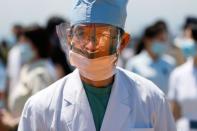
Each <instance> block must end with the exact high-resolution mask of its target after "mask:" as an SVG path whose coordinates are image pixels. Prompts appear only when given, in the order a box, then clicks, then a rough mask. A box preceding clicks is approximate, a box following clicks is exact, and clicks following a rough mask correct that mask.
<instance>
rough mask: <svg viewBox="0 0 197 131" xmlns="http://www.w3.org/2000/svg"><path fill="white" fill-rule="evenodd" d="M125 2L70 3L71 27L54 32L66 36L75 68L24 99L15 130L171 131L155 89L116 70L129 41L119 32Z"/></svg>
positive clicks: (168, 115) (161, 97)
mask: <svg viewBox="0 0 197 131" xmlns="http://www.w3.org/2000/svg"><path fill="white" fill-rule="evenodd" d="M127 2H128V1H127V0H93V1H92V0H75V1H74V4H73V5H74V7H73V8H72V9H73V10H72V11H71V12H72V17H71V27H70V28H69V29H66V28H63V27H64V26H58V31H57V32H58V34H59V37H60V39H62V40H61V41H64V40H63V39H66V37H67V47H68V49H67V51H68V53H69V60H70V63H71V65H73V66H75V67H76V68H77V69H76V70H75V71H74V72H72V73H71V74H69V75H67V76H65V77H64V78H62V79H61V80H59V81H57V82H56V83H54V84H52V85H51V86H49V87H48V88H46V89H44V90H43V91H41V92H39V93H37V94H36V95H34V96H32V97H31V98H30V99H29V100H28V101H27V103H26V104H25V107H24V109H23V114H22V117H21V120H20V124H19V128H18V130H19V131H27V130H28V131H49V130H53V131H130V130H137V131H175V130H176V129H175V125H174V121H173V118H172V115H171V113H170V111H169V108H168V104H167V102H166V100H165V98H164V94H163V93H162V92H161V91H160V90H159V88H158V87H157V86H155V85H154V84H153V83H152V82H150V81H149V80H146V79H144V78H142V77H140V76H138V75H137V74H134V73H132V72H129V71H126V70H124V69H122V68H119V67H117V68H116V62H117V59H118V55H119V54H120V52H121V51H122V50H123V49H124V48H125V46H126V45H127V44H128V42H129V39H130V35H129V34H128V33H126V32H124V25H125V20H126V5H127ZM64 44H66V43H64ZM40 98H42V99H40Z"/></svg>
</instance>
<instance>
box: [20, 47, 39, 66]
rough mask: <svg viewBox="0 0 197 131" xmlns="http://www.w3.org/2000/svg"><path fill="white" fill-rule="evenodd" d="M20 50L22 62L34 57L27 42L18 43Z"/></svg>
mask: <svg viewBox="0 0 197 131" xmlns="http://www.w3.org/2000/svg"><path fill="white" fill-rule="evenodd" d="M19 48H20V52H21V59H22V63H24V64H25V63H28V62H31V61H32V60H33V59H34V58H35V55H36V54H35V52H34V50H33V49H32V47H31V46H30V45H29V44H27V43H20V46H19Z"/></svg>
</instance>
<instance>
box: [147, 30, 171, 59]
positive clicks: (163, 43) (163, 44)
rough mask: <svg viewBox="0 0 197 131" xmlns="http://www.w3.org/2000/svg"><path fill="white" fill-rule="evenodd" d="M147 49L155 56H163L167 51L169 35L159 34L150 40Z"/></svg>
mask: <svg viewBox="0 0 197 131" xmlns="http://www.w3.org/2000/svg"><path fill="white" fill-rule="evenodd" d="M147 46H148V47H147V49H148V50H149V51H150V52H151V53H152V54H154V55H155V56H162V55H163V54H164V53H165V52H166V51H167V33H165V32H163V33H160V34H158V35H157V36H156V37H154V38H153V39H150V41H149V44H147Z"/></svg>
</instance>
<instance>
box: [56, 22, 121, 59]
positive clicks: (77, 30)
mask: <svg viewBox="0 0 197 131" xmlns="http://www.w3.org/2000/svg"><path fill="white" fill-rule="evenodd" d="M57 34H58V37H59V39H60V42H61V45H62V48H63V50H64V51H65V52H66V53H67V56H68V53H69V51H70V50H72V51H73V52H76V53H78V54H81V55H83V56H85V57H87V58H90V59H94V58H99V57H103V56H109V55H112V54H115V53H117V49H118V48H119V46H120V40H121V30H120V29H119V28H117V27H114V26H111V25H106V24H77V25H74V26H72V27H68V25H66V24H64V23H63V24H60V25H58V26H57Z"/></svg>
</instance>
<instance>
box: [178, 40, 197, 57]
mask: <svg viewBox="0 0 197 131" xmlns="http://www.w3.org/2000/svg"><path fill="white" fill-rule="evenodd" d="M180 49H181V51H182V53H183V55H184V57H185V58H188V57H194V56H196V55H197V43H195V42H194V41H190V42H185V43H183V44H182V46H181V47H180Z"/></svg>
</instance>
